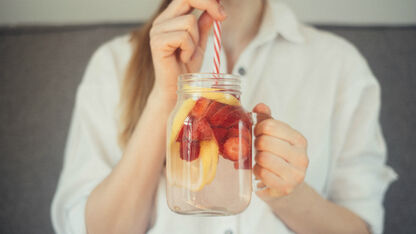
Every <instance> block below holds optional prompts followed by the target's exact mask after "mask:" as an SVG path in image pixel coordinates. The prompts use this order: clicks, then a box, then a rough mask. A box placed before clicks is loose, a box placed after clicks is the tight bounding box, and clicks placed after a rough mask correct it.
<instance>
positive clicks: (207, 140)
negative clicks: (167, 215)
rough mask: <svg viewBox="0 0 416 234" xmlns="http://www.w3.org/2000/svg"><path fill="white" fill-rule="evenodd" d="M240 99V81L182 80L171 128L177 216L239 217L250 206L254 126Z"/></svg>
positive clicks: (171, 188)
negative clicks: (236, 215) (178, 214)
mask: <svg viewBox="0 0 416 234" xmlns="http://www.w3.org/2000/svg"><path fill="white" fill-rule="evenodd" d="M240 97H241V91H240V78H239V77H238V76H235V75H227V74H209V73H206V74H203V73H198V74H196V73H195V74H184V75H181V76H179V80H178V100H177V104H176V107H175V109H174V110H173V112H172V114H171V117H170V118H169V121H168V126H167V154H166V177H167V178H166V179H167V201H168V205H169V208H170V209H171V210H172V211H174V212H176V213H180V214H199V215H207V216H210V215H233V214H237V213H240V212H242V211H243V210H244V209H245V208H246V207H247V206H248V204H249V203H250V199H251V193H252V183H251V180H252V170H251V165H252V125H253V121H252V118H251V115H250V114H249V113H247V112H246V111H245V110H244V109H243V108H242V106H241V103H240Z"/></svg>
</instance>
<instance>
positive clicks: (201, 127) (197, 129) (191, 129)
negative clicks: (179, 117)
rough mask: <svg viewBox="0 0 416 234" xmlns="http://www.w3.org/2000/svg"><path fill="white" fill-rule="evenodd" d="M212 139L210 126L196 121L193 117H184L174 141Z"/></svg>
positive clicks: (212, 134) (205, 122)
mask: <svg viewBox="0 0 416 234" xmlns="http://www.w3.org/2000/svg"><path fill="white" fill-rule="evenodd" d="M213 137H214V133H213V132H212V129H211V126H210V125H209V123H208V122H207V121H206V120H205V118H203V119H196V118H195V117H193V116H188V117H186V119H185V121H184V123H183V126H182V128H181V130H180V131H179V134H178V136H177V137H176V141H178V142H180V141H184V140H187V141H207V140H211V139H212V138H213Z"/></svg>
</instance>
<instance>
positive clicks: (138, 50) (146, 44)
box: [118, 0, 172, 148]
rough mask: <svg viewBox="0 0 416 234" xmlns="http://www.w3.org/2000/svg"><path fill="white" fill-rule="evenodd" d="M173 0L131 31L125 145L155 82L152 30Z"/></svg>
mask: <svg viewBox="0 0 416 234" xmlns="http://www.w3.org/2000/svg"><path fill="white" fill-rule="evenodd" d="M171 1H172V0H163V1H162V3H161V5H160V7H159V9H158V10H157V11H156V13H155V14H154V16H153V17H152V18H151V19H150V20H149V21H148V22H147V23H146V24H145V25H143V26H142V27H141V28H140V29H138V30H136V31H133V32H132V33H131V39H130V42H131V43H132V44H133V48H134V49H133V54H132V57H131V59H130V62H129V64H128V66H127V69H126V73H125V77H124V80H123V84H122V86H121V97H120V110H121V112H120V114H121V115H120V123H119V124H120V126H119V139H118V140H119V144H120V146H121V147H122V148H124V147H125V145H126V144H127V142H128V141H129V139H130V137H131V135H132V133H133V131H134V128H135V126H136V123H137V121H138V120H139V118H140V116H141V113H142V112H143V109H144V107H145V105H146V102H147V99H148V97H149V94H150V91H151V90H152V88H153V84H154V82H155V71H154V68H153V62H152V54H151V51H150V36H149V32H150V29H151V27H152V23H153V21H154V19H155V18H156V17H157V16H158V15H159V14H160V13H161V12H162V11H164V10H165V9H166V8H167V7H168V5H169V3H170V2H171Z"/></svg>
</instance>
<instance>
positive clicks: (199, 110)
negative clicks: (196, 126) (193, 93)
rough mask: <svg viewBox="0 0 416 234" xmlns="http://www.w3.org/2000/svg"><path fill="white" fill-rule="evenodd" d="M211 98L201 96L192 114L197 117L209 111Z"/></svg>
mask: <svg viewBox="0 0 416 234" xmlns="http://www.w3.org/2000/svg"><path fill="white" fill-rule="evenodd" d="M211 102H212V101H211V100H209V99H207V98H204V97H201V98H199V99H198V100H197V101H196V103H195V106H194V107H193V108H192V111H191V115H192V116H194V117H195V118H202V117H203V116H204V115H205V113H206V112H207V111H208V106H209V105H210V104H211Z"/></svg>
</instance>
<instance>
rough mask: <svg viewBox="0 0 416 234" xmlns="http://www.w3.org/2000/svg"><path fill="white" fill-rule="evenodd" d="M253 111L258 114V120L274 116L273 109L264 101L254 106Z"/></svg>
mask: <svg viewBox="0 0 416 234" xmlns="http://www.w3.org/2000/svg"><path fill="white" fill-rule="evenodd" d="M253 112H254V113H256V114H257V122H258V123H260V122H262V121H263V120H266V119H270V118H272V116H271V115H272V111H271V110H270V107H269V106H267V105H266V104H264V103H259V104H257V105H256V106H255V107H254V108H253Z"/></svg>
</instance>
